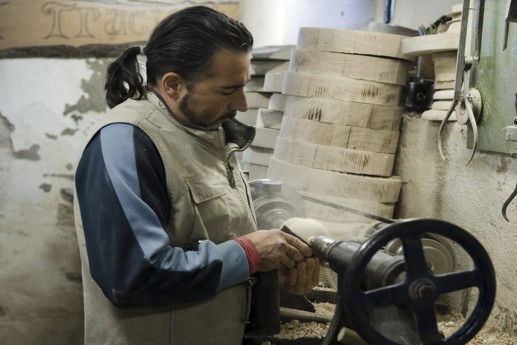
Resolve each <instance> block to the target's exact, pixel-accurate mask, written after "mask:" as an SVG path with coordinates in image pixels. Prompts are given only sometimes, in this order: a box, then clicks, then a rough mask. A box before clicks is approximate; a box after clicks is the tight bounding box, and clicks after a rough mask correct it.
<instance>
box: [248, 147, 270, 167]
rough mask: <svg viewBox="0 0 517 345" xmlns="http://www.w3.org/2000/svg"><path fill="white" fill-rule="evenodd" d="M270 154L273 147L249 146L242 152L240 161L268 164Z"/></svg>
mask: <svg viewBox="0 0 517 345" xmlns="http://www.w3.org/2000/svg"><path fill="white" fill-rule="evenodd" d="M272 155H273V149H267V148H263V147H258V146H250V147H248V148H247V149H246V150H244V152H243V153H242V161H243V162H246V163H252V164H257V165H263V166H268V165H269V159H270V158H271V156H272Z"/></svg>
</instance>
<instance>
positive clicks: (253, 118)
mask: <svg viewBox="0 0 517 345" xmlns="http://www.w3.org/2000/svg"><path fill="white" fill-rule="evenodd" d="M258 111H259V110H258V108H249V109H248V110H247V111H238V112H237V115H236V116H235V118H236V119H237V120H239V121H240V122H242V123H244V124H246V125H248V126H255V125H256V123H257V117H258Z"/></svg>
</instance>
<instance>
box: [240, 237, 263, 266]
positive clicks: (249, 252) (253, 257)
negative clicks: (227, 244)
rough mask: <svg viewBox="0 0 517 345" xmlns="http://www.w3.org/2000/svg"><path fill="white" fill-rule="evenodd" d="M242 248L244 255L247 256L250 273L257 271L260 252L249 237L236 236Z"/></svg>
mask: <svg viewBox="0 0 517 345" xmlns="http://www.w3.org/2000/svg"><path fill="white" fill-rule="evenodd" d="M235 241H237V242H238V243H239V244H240V245H241V246H242V248H243V249H244V252H245V253H246V257H247V258H248V266H249V270H250V275H252V274H253V273H255V272H257V270H258V268H259V267H260V262H261V258H260V254H259V252H258V250H257V248H256V247H255V245H254V244H253V242H251V240H250V239H248V238H246V237H237V238H236V239H235Z"/></svg>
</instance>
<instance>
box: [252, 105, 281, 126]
mask: <svg viewBox="0 0 517 345" xmlns="http://www.w3.org/2000/svg"><path fill="white" fill-rule="evenodd" d="M283 116H284V113H283V112H281V111H278V110H270V109H259V113H258V117H257V127H264V128H273V129H280V126H281V125H282V117H283Z"/></svg>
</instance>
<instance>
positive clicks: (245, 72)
mask: <svg viewBox="0 0 517 345" xmlns="http://www.w3.org/2000/svg"><path fill="white" fill-rule="evenodd" d="M252 45H253V38H252V36H251V34H250V33H249V32H248V30H247V29H246V28H245V27H244V25H242V24H241V23H239V22H237V21H235V20H232V19H230V18H228V17H227V16H226V15H224V14H222V13H220V12H217V11H214V10H212V9H209V8H206V7H201V6H198V7H191V8H187V9H185V10H182V11H179V12H176V13H174V14H172V15H171V16H169V17H167V18H166V19H165V20H163V21H162V22H161V23H160V24H159V25H158V26H157V27H156V28H155V30H154V31H153V33H152V35H151V37H150V39H149V41H148V43H147V45H146V47H145V49H141V48H137V47H134V48H129V49H127V50H126V51H125V52H124V53H123V54H122V55H121V56H120V57H119V58H118V59H116V60H115V61H114V62H113V63H112V64H111V65H110V66H109V68H108V75H107V81H106V99H107V102H108V105H109V106H110V108H112V109H111V111H110V112H109V114H108V116H106V118H105V119H104V120H103V121H102V123H100V124H99V126H98V129H97V130H96V131H95V133H94V135H93V136H92V138H91V140H90V141H89V143H88V145H87V147H86V148H85V150H84V152H83V154H82V157H81V160H80V162H79V164H78V167H77V171H76V177H75V181H76V182H75V184H76V202H75V211H76V212H75V215H76V228H77V234H78V241H79V248H80V252H81V259H82V266H83V287H84V305H85V343H86V345H90V344H95V345H101V344H124V345H127V344H130V345H131V344H137V345H146V344H174V345H184V344H193V345H197V344H224V345H232V344H240V343H241V341H242V337H243V333H244V325H245V323H246V321H247V318H248V313H249V299H250V295H249V294H250V285H249V283H248V280H249V279H248V278H249V276H250V275H252V274H253V273H254V272H257V271H264V272H265V271H271V270H275V269H277V270H278V271H279V274H280V275H281V277H280V278H281V279H279V280H280V281H282V282H283V287H282V288H283V289H284V290H285V291H287V292H290V293H294V294H304V293H307V292H309V291H310V290H311V289H312V288H313V287H314V286H315V285H316V284H317V283H318V278H319V263H318V261H317V259H316V258H313V257H312V252H311V250H310V248H309V247H308V246H307V245H306V244H304V243H303V242H302V241H300V240H298V239H297V238H295V237H292V236H289V235H287V234H285V233H283V232H281V231H280V230H278V229H273V230H257V228H256V220H255V215H254V213H253V207H252V200H251V197H250V193H249V189H248V186H247V184H246V181H245V179H244V177H243V174H242V173H241V171H240V168H239V165H238V162H237V160H236V159H235V156H234V152H236V151H239V150H244V149H246V148H247V147H248V146H249V145H250V144H251V141H252V140H253V137H254V128H253V127H249V126H246V125H244V124H242V123H240V122H238V121H236V120H235V119H234V117H235V114H236V111H246V109H247V103H246V97H245V94H244V89H243V88H244V85H245V84H246V83H247V82H248V81H249V78H250V73H249V65H250V50H251V47H252ZM140 53H144V54H145V55H146V58H147V64H146V67H147V87H144V86H143V85H142V77H141V76H140V75H139V70H138V64H137V60H136V57H137V55H138V54H140Z"/></svg>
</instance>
